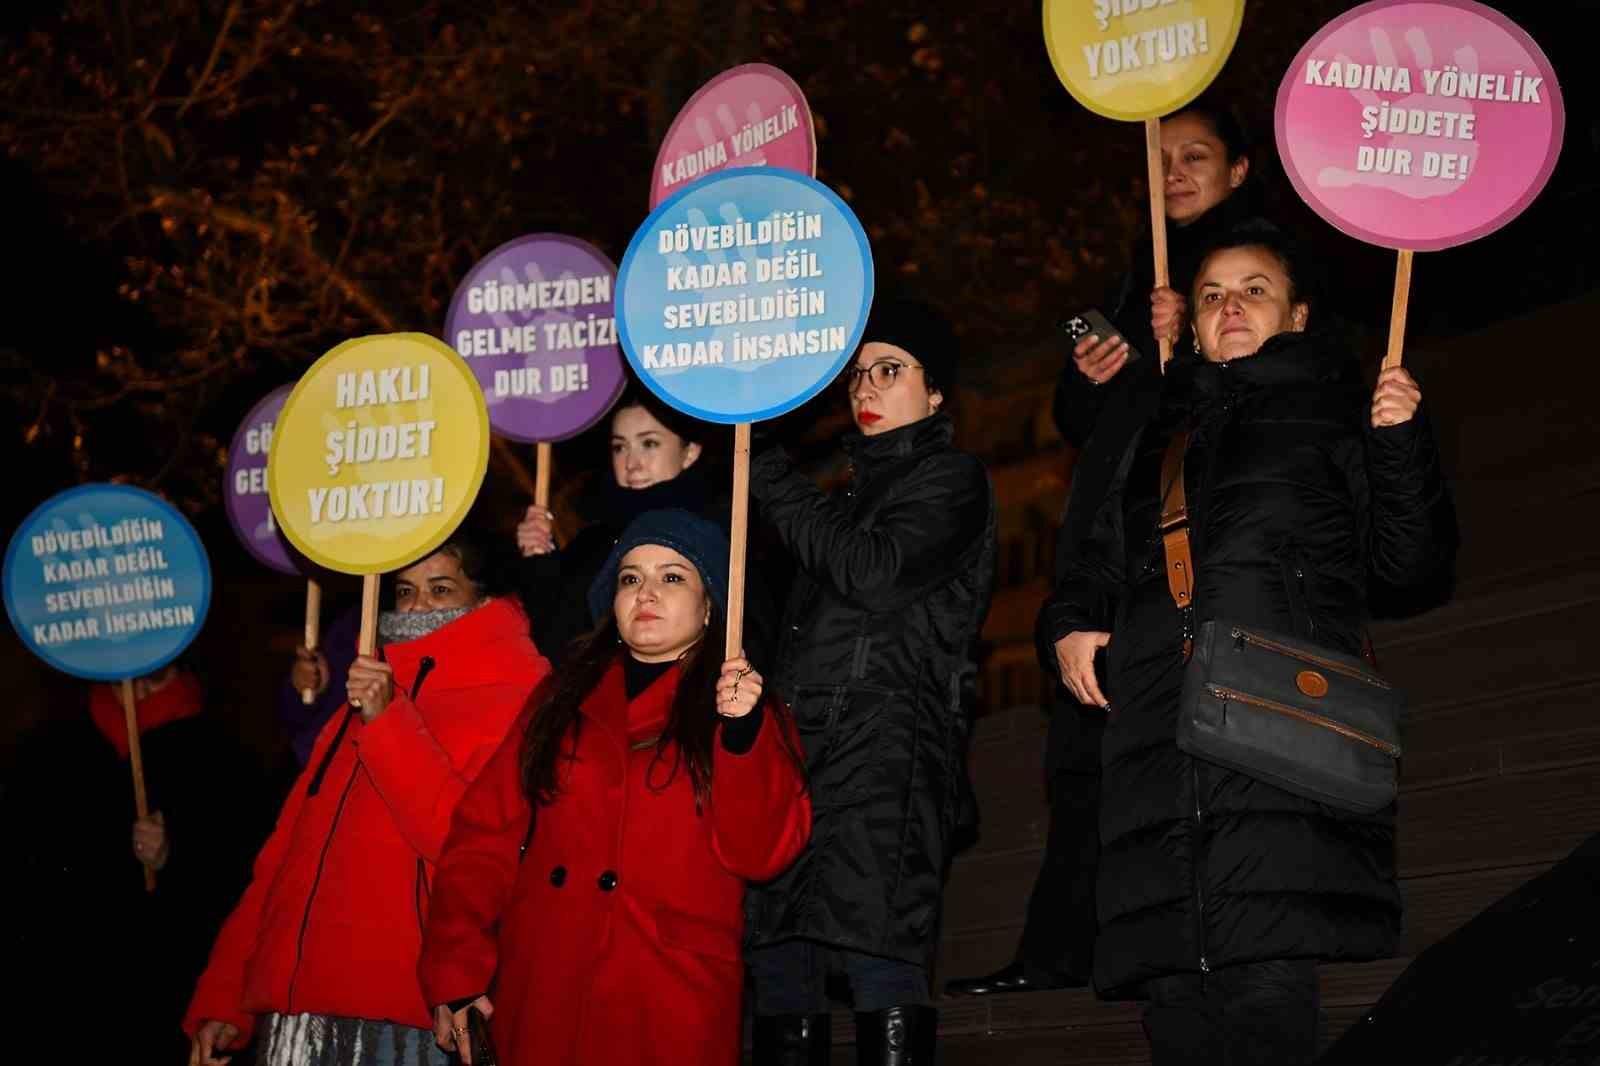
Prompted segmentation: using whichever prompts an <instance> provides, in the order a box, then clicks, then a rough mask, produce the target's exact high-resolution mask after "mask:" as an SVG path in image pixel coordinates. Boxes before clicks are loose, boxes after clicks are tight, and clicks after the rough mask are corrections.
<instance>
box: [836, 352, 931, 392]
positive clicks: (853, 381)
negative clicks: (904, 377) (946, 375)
mask: <svg viewBox="0 0 1600 1066" xmlns="http://www.w3.org/2000/svg"><path fill="white" fill-rule="evenodd" d="M922 369H923V368H922V367H920V366H912V365H911V364H910V363H897V362H895V361H894V360H892V359H880V360H878V361H877V362H876V363H873V364H872V365H871V366H869V367H859V366H853V367H851V368H850V369H848V370H846V371H845V372H844V386H845V391H846V392H855V391H856V389H857V388H859V387H860V385H861V378H862V376H863V375H865V376H866V378H867V380H868V381H870V382H872V387H873V388H875V389H877V390H878V391H879V392H882V391H884V390H885V389H890V388H893V387H894V382H895V378H896V377H898V376H899V374H900V371H902V370H922Z"/></svg>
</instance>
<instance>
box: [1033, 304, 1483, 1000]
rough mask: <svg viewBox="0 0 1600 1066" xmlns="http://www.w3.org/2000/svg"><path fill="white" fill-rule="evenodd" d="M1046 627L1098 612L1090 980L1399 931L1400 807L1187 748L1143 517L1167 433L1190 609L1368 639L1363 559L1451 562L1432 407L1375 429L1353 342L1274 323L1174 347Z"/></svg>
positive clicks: (1085, 623) (1156, 555) (1176, 665)
mask: <svg viewBox="0 0 1600 1066" xmlns="http://www.w3.org/2000/svg"><path fill="white" fill-rule="evenodd" d="M1167 386H1168V387H1167V390H1166V394H1165V399H1164V401H1163V404H1162V411H1161V414H1160V415H1159V417H1158V418H1157V420H1156V421H1154V422H1153V423H1152V424H1151V426H1150V427H1148V428H1147V429H1146V430H1145V432H1144V433H1142V434H1141V435H1140V437H1139V438H1138V439H1137V440H1136V442H1135V444H1134V445H1133V448H1134V451H1133V455H1132V458H1131V462H1130V463H1129V464H1127V467H1128V468H1127V471H1126V473H1125V474H1124V475H1123V476H1121V477H1119V478H1118V479H1117V480H1116V483H1115V484H1114V486H1113V491H1112V493H1111V494H1110V496H1109V497H1108V499H1107V502H1106V504H1105V505H1104V506H1103V507H1102V508H1101V509H1100V511H1099V513H1098V515H1097V516H1096V519H1095V522H1094V528H1093V531H1092V533H1091V534H1090V536H1089V537H1088V538H1087V539H1086V540H1085V542H1084V543H1083V545H1082V547H1081V550H1080V551H1078V552H1077V553H1076V554H1075V555H1074V556H1073V557H1072V559H1070V560H1069V561H1068V563H1067V565H1066V567H1065V576H1064V578H1063V580H1062V582H1061V583H1060V585H1058V587H1057V589H1056V592H1055V594H1054V595H1053V596H1052V598H1051V600H1050V601H1049V602H1048V603H1047V604H1046V608H1045V614H1044V619H1043V621H1042V623H1041V629H1042V630H1043V631H1044V633H1043V635H1044V636H1047V637H1054V638H1059V637H1062V636H1065V635H1066V634H1067V633H1070V632H1073V631H1077V630H1109V631H1110V632H1111V634H1112V636H1111V644H1110V646H1109V647H1108V649H1107V657H1106V675H1107V677H1106V680H1107V684H1108V686H1109V690H1108V691H1107V693H1106V695H1107V696H1108V698H1109V699H1110V700H1111V703H1112V711H1111V715H1110V720H1109V722H1108V724H1107V728H1106V734H1105V741H1104V745H1103V747H1102V766H1103V771H1104V773H1103V783H1102V791H1101V815H1100V835H1101V840H1102V844H1103V851H1102V853H1101V860H1100V878H1099V890H1098V901H1099V902H1098V907H1099V912H1100V927H1101V928H1100V936H1099V939H1098V941H1097V943H1096V947H1095V982H1096V984H1097V985H1098V986H1099V987H1100V988H1101V989H1103V990H1116V989H1123V988H1126V987H1127V986H1129V985H1130V984H1132V983H1134V982H1139V981H1142V980H1145V979H1148V978H1151V977H1154V976H1158V975H1161V974H1166V973H1172V972H1178V971H1197V970H1204V969H1207V968H1209V969H1216V968H1218V967H1222V966H1229V965H1233V964H1236V963H1242V962H1252V961H1260V960H1267V959H1289V958H1306V957H1312V958H1323V959H1365V958H1374V957H1381V956H1383V955H1385V954H1387V953H1389V952H1390V951H1392V950H1393V947H1394V944H1395V941H1396V937H1397V936H1398V934H1399V930H1400V909H1401V908H1400V894H1399V891H1398V889H1397V888H1396V885H1395V879H1394V812H1393V810H1392V809H1391V810H1386V811H1383V812H1380V813H1378V814H1374V815H1370V816H1357V815H1352V814H1347V813H1344V812H1341V811H1337V810H1334V809H1331V808H1328V807H1324V806H1322V805H1320V804H1317V803H1315V802H1312V801H1310V800H1305V799H1301V798H1299V797H1297V796H1293V795H1291V794H1289V793H1287V792H1284V791H1282V790H1280V789H1277V788H1274V787H1273V786H1271V785H1267V784H1263V783H1260V782H1257V781H1255V780H1253V779H1251V778H1249V777H1246V776H1244V775H1243V774H1238V773H1232V772H1228V771H1224V770H1221V769H1218V768H1216V767H1214V766H1212V765H1210V764H1206V763H1201V762H1198V761H1196V760H1192V759H1190V758H1189V757H1188V756H1186V755H1184V754H1183V753H1182V752H1180V751H1179V750H1178V747H1177V744H1176V741H1175V734H1176V728H1177V706H1178V695H1179V689H1180V685H1181V680H1182V674H1183V664H1182V655H1181V642H1182V627H1181V619H1180V616H1179V613H1178V610H1177V608H1176V607H1175V606H1174V605H1173V602H1172V598H1171V594H1170V592H1169V591H1168V588H1167V580H1166V574H1165V566H1164V557H1163V554H1162V550H1161V544H1160V541H1159V539H1158V538H1157V536H1156V519H1157V495H1158V483H1159V481H1160V468H1161V459H1162V454H1163V452H1164V451H1165V448H1166V444H1167V441H1168V440H1169V439H1170V437H1171V433H1172V431H1173V430H1174V429H1175V428H1176V427H1177V426H1179V425H1180V424H1181V423H1183V422H1186V421H1190V420H1193V421H1194V423H1195V429H1194V431H1193V436H1192V437H1191V441H1190V446H1189V452H1188V456H1187V459H1186V461H1185V484H1186V487H1187V491H1188V495H1189V513H1190V519H1191V532H1190V536H1191V540H1192V543H1193V550H1194V567H1195V580H1196V588H1195V597H1194V602H1195V613H1196V623H1197V624H1198V623H1201V622H1204V621H1206V620H1207V619H1211V618H1227V619H1229V620H1230V621H1233V620H1237V621H1243V622H1246V623H1250V624H1254V625H1258V626H1261V627H1263V628H1266V629H1275V630H1278V631H1281V632H1296V633H1299V634H1300V635H1302V636H1304V637H1307V638H1310V639H1313V640H1316V641H1319V642H1322V643H1324V644H1327V645H1328V646H1330V647H1335V648H1339V649H1341V650H1343V651H1346V652H1350V653H1357V652H1359V650H1360V643H1361V638H1360V634H1361V630H1362V627H1363V625H1364V623H1365V621H1366V616H1367V608H1366V603H1367V590H1368V584H1369V581H1371V580H1374V579H1375V580H1378V581H1382V582H1387V583H1390V584H1393V585H1400V586H1404V585H1413V584H1417V583H1420V582H1423V581H1425V580H1427V579H1429V578H1430V577H1432V576H1434V575H1435V573H1436V572H1437V571H1438V570H1439V569H1440V568H1442V567H1445V566H1448V565H1449V563H1450V561H1451V559H1452V557H1453V553H1454V549H1455V545H1456V531H1455V516H1454V510H1453V507H1452V505H1451V503H1450V499H1449V496H1448V495H1447V493H1446V491H1445V489H1444V486H1443V483H1442V479H1441V475H1440V470H1439V461H1438V453H1437V451H1436V449H1435V445H1434V440H1433V436H1432V433H1431V431H1430V429H1429V427H1428V423H1427V421H1426V420H1425V418H1424V416H1423V415H1422V414H1421V413H1419V414H1418V416H1417V417H1416V418H1414V419H1412V420H1411V421H1410V422H1407V423H1405V424H1403V425H1399V426H1391V427H1386V428H1383V429H1377V430H1374V429H1371V428H1370V413H1369V409H1370V394H1369V392H1368V390H1367V388H1366V387H1365V386H1364V385H1363V384H1362V383H1361V382H1360V380H1359V374H1358V369H1357V366H1356V364H1355V361H1354V360H1353V359H1352V358H1350V357H1349V356H1348V355H1347V354H1346V353H1344V352H1341V351H1335V350H1331V349H1329V348H1327V347H1324V346H1322V345H1321V344H1320V343H1319V342H1318V341H1316V340H1315V339H1313V338H1311V337H1310V336H1308V335H1305V334H1280V335H1279V336H1278V337H1275V338H1273V339H1272V340H1270V341H1269V342H1268V343H1267V344H1266V345H1264V346H1263V348H1262V350H1261V352H1260V353H1259V354H1257V355H1255V356H1252V357H1250V358H1246V359H1240V360H1236V361H1234V362H1232V363H1229V364H1210V363H1202V362H1200V361H1199V360H1198V359H1197V358H1195V357H1193V356H1190V357H1187V358H1181V359H1179V360H1177V361H1175V362H1174V364H1173V365H1172V367H1171V368H1170V372H1169V374H1168V378H1167Z"/></svg>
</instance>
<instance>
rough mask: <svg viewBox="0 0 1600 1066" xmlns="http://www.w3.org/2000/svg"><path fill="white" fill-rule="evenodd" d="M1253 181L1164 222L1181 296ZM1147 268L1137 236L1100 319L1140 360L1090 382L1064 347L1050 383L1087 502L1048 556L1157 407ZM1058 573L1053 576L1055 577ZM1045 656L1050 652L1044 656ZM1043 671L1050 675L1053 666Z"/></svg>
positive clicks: (1104, 486) (1073, 514)
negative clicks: (1189, 217)
mask: <svg viewBox="0 0 1600 1066" xmlns="http://www.w3.org/2000/svg"><path fill="white" fill-rule="evenodd" d="M1256 188H1257V186H1256V183H1255V182H1253V181H1252V182H1249V183H1247V184H1246V185H1245V186H1244V187H1243V188H1241V189H1240V190H1238V191H1237V192H1235V193H1234V194H1233V195H1232V196H1230V197H1228V198H1227V199H1226V200H1224V201H1222V203H1220V204H1218V205H1217V206H1216V207H1214V208H1212V209H1211V210H1210V211H1208V212H1206V213H1205V214H1204V215H1202V216H1201V217H1200V218H1197V219H1195V220H1194V221H1193V222H1192V223H1190V224H1189V225H1187V226H1175V225H1169V226H1168V227H1167V237H1168V243H1167V274H1168V277H1169V278H1170V279H1171V283H1172V287H1173V288H1174V289H1176V290H1177V291H1178V292H1180V293H1182V294H1183V297H1184V299H1185V300H1187V299H1188V298H1189V293H1190V290H1191V289H1192V288H1193V287H1194V275H1195V272H1196V271H1198V270H1199V269H1200V261H1201V259H1202V258H1203V257H1204V256H1205V253H1206V252H1207V250H1208V249H1209V247H1210V245H1211V243H1212V242H1213V241H1215V240H1216V238H1217V237H1218V236H1219V235H1221V234H1224V233H1226V232H1228V231H1229V230H1231V229H1233V228H1235V227H1237V226H1240V225H1242V224H1244V223H1245V222H1247V221H1249V220H1251V219H1254V218H1256V217H1258V215H1259V210H1260V197H1259V196H1258V195H1257V194H1256ZM1155 283H1156V282H1155V266H1154V264H1153V261H1152V253H1151V250H1150V243H1149V242H1148V241H1145V242H1143V243H1141V244H1140V246H1139V247H1138V248H1137V249H1136V250H1135V251H1134V253H1133V262H1132V264H1131V265H1130V266H1129V269H1128V273H1127V274H1126V275H1125V276H1124V277H1123V279H1122V285H1121V286H1120V287H1119V288H1118V290H1117V293H1116V296H1115V299H1114V301H1113V304H1112V307H1113V310H1112V311H1111V312H1110V313H1109V315H1108V317H1109V318H1110V319H1111V322H1112V324H1113V325H1114V326H1116V327H1117V329H1119V330H1121V331H1122V335H1123V337H1124V338H1126V339H1127V341H1128V342H1129V343H1130V344H1132V345H1133V347H1134V348H1135V349H1137V350H1138V351H1139V352H1140V354H1141V355H1142V358H1141V359H1139V360H1138V361H1136V362H1133V363H1130V364H1128V365H1127V366H1125V367H1124V368H1123V369H1122V371H1121V372H1120V373H1118V374H1117V376H1116V377H1114V378H1112V379H1111V380H1110V381H1108V382H1106V383H1105V384H1104V385H1096V384H1094V383H1093V382H1091V381H1090V380H1089V379H1088V378H1086V377H1084V376H1083V375H1082V374H1081V373H1079V372H1078V368H1077V365H1076V364H1075V363H1074V362H1073V361H1072V355H1071V351H1070V349H1069V350H1068V354H1067V360H1066V365H1065V366H1064V367H1063V368H1062V370H1061V377H1060V378H1059V379H1057V381H1056V392H1055V404H1054V408H1053V413H1054V415H1055V422H1056V428H1057V429H1058V430H1060V432H1061V436H1062V438H1063V439H1065V440H1066V441H1067V443H1069V444H1071V445H1072V446H1073V447H1074V448H1077V449H1079V450H1080V455H1079V456H1078V461H1077V465H1076V466H1074V467H1073V471H1072V498H1073V499H1079V498H1085V497H1086V498H1088V499H1089V500H1090V501H1092V502H1091V503H1089V504H1086V505H1084V506H1081V507H1077V508H1069V510H1068V511H1067V513H1066V515H1065V517H1064V519H1063V521H1062V523H1061V532H1060V535H1059V537H1058V538H1057V541H1056V558H1057V560H1058V566H1059V560H1060V559H1062V558H1064V557H1066V556H1067V555H1069V554H1071V552H1072V550H1073V546H1074V545H1075V544H1076V543H1077V541H1078V540H1080V539H1082V537H1083V535H1084V534H1085V533H1086V532H1087V526H1088V523H1089V522H1091V521H1092V520H1093V519H1094V515H1095V512H1096V511H1097V510H1098V508H1099V505H1100V501H1101V500H1102V499H1103V498H1104V496H1105V494H1106V492H1107V491H1108V490H1109V489H1110V487H1111V482H1112V478H1113V476H1114V475H1115V473H1116V468H1117V462H1118V460H1119V459H1121V458H1122V457H1123V455H1124V454H1125V453H1126V452H1127V450H1128V443H1129V441H1131V440H1132V439H1133V436H1134V434H1136V433H1138V432H1139V431H1140V430H1141V429H1143V428H1144V425H1145V423H1147V422H1148V421H1149V420H1150V419H1151V418H1152V417H1154V415H1155V414H1156V410H1157V408H1158V407H1159V405H1160V401H1161V392H1162V382H1163V377H1162V374H1161V351H1160V349H1159V348H1158V347H1157V345H1156V338H1155V334H1153V333H1152V332H1151V331H1150V290H1151V289H1153V288H1154V287H1155ZM1190 345H1191V341H1190V339H1189V338H1187V337H1185V338H1181V339H1180V340H1179V342H1178V350H1180V351H1181V350H1183V349H1188V348H1190ZM1057 576H1058V577H1059V576H1060V575H1059V574H1058V575H1057ZM1052 658H1053V656H1052ZM1046 673H1048V674H1050V675H1051V676H1054V674H1055V671H1054V668H1053V667H1047V668H1046Z"/></svg>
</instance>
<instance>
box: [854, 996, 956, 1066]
mask: <svg viewBox="0 0 1600 1066" xmlns="http://www.w3.org/2000/svg"><path fill="white" fill-rule="evenodd" d="M938 1037H939V1012H938V1011H936V1010H934V1009H933V1008H932V1007H890V1008H889V1009H888V1010H877V1011H872V1012H870V1013H867V1014H862V1013H860V1012H857V1013H856V1062H857V1064H858V1066H933V1049H934V1046H935V1045H936V1044H937V1042H938Z"/></svg>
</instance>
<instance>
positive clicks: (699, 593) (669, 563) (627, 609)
mask: <svg viewBox="0 0 1600 1066" xmlns="http://www.w3.org/2000/svg"><path fill="white" fill-rule="evenodd" d="M611 610H612V612H613V613H614V614H615V615H616V618H617V632H618V633H620V634H621V636H622V643H624V644H626V645H627V646H628V650H630V651H631V652H633V657H634V658H635V659H638V660H639V661H640V662H646V663H659V662H670V661H672V660H674V659H676V658H678V657H679V656H681V655H682V654H683V653H684V652H686V651H688V650H689V649H690V648H692V647H693V646H694V644H695V642H696V641H698V640H699V639H700V638H701V636H703V635H704V634H705V631H706V624H707V623H708V622H709V621H710V620H711V601H710V600H708V599H707V598H706V588H705V583H704V582H703V581H701V580H700V571H699V570H697V569H695V566H694V564H693V563H691V562H690V561H689V560H687V559H685V558H684V557H683V556H681V555H679V554H678V553H677V552H675V551H673V550H672V549H671V548H667V547H663V546H662V545H660V544H641V545H639V546H638V547H637V548H635V549H633V550H632V551H630V552H629V553H628V554H627V555H624V556H623V557H622V565H621V567H619V568H618V570H617V592H616V595H615V596H614V597H613V598H612V600H611Z"/></svg>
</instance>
